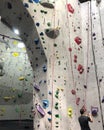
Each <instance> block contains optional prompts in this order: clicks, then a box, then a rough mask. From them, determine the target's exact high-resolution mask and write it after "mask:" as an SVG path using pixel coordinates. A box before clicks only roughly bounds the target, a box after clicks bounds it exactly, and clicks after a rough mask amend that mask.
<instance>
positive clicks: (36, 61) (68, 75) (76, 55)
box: [0, 0, 104, 130]
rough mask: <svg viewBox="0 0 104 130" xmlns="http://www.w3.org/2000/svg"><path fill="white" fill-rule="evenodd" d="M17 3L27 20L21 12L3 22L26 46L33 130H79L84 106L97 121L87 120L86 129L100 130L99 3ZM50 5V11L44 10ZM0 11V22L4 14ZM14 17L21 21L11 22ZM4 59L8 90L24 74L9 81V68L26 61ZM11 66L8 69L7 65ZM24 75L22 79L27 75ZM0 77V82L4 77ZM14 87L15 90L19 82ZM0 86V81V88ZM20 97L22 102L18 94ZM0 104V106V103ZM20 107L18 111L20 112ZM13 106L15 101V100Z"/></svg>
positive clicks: (102, 52)
mask: <svg viewBox="0 0 104 130" xmlns="http://www.w3.org/2000/svg"><path fill="white" fill-rule="evenodd" d="M3 1H4V0H3ZM22 2H23V4H24V7H25V9H26V11H28V12H29V14H28V16H29V17H26V16H27V15H26V14H27V12H25V13H24V14H23V12H22V11H21V12H19V11H17V12H16V14H15V16H16V17H15V20H14V16H12V15H11V16H12V17H10V16H8V17H9V18H8V19H9V23H11V25H12V26H13V25H14V26H16V25H17V27H19V28H21V35H20V37H21V38H22V39H23V41H24V43H25V45H26V49H27V54H28V57H29V59H28V60H30V63H31V67H30V66H28V69H24V72H25V71H26V70H27V71H31V68H32V71H31V74H32V73H33V78H31V80H33V83H32V85H33V109H32V112H33V116H34V129H35V130H75V129H77V130H80V126H79V124H78V116H79V110H80V108H81V107H83V105H84V106H85V107H86V108H87V111H90V112H91V111H92V110H96V111H97V110H98V111H97V116H96V117H93V118H94V122H93V123H91V124H90V126H91V128H92V129H94V130H98V129H99V130H103V129H104V128H103V124H104V120H103V116H104V112H103V109H104V107H103V102H104V99H103V98H104V91H103V85H104V81H103V78H104V77H103V75H104V72H103V70H104V65H103V63H104V43H103V41H104V38H103V35H104V34H103V29H104V22H103V17H104V1H101V3H100V4H97V3H96V1H95V0H92V1H91V2H85V3H82V4H80V3H79V2H78V1H77V0H75V1H74V0H51V1H47V0H43V1H42V0H41V1H40V2H41V3H38V0H37V1H36V0H34V1H31V0H23V1H22ZM45 2H46V3H48V7H45V6H43V3H45ZM10 3H11V5H12V6H13V7H14V8H12V9H8V10H9V11H11V14H12V12H14V11H16V9H15V8H16V5H15V3H18V2H17V0H16V1H15V2H13V1H12V0H11V1H10ZM18 4H19V3H18ZM4 5H5V4H4ZM52 5H53V7H54V8H49V7H50V6H51V7H52ZM21 8H22V6H21ZM1 10H2V8H1ZM1 12H2V13H1V16H2V17H3V16H6V15H7V13H3V11H1ZM18 12H19V13H18ZM25 15H26V16H25ZM18 16H21V17H22V18H23V19H22V20H20V21H19V22H15V21H17V20H18ZM30 16H31V18H32V20H31V19H30ZM5 19H6V18H5ZM28 19H29V20H28ZM12 21H14V22H13V23H12ZM30 22H31V24H29V23H30ZM25 23H27V25H28V26H26V24H25ZM22 27H23V29H22ZM26 27H27V28H26ZM29 27H30V28H29ZM24 33H25V34H24ZM26 35H27V36H26ZM3 51H4V50H3ZM5 54H7V58H8V61H7V63H6V66H5V71H6V70H8V73H9V74H12V76H13V77H11V78H10V77H9V78H10V79H9V82H8V84H9V86H10V83H11V85H13V82H14V78H15V79H17V77H16V76H17V75H19V76H20V75H21V73H22V74H24V72H22V71H19V74H18V73H16V74H15V76H14V71H11V69H10V70H9V68H10V67H12V68H13V67H14V68H15V66H16V63H19V61H23V63H21V64H20V65H19V66H20V67H21V66H22V65H23V66H24V68H25V66H26V65H27V63H28V62H29V61H28V60H24V57H26V58H27V54H26V53H25V52H21V55H20V59H18V58H16V59H14V58H15V57H11V56H10V54H11V53H10V52H9V53H7V52H5ZM24 55H25V56H24ZM21 59H22V60H21ZM11 61H12V62H13V64H10V66H9V63H11ZM25 63H26V64H25ZM26 67H27V66H26ZM9 71H10V72H9ZM15 71H16V69H15ZM27 71H26V72H25V74H27V73H28V72H27ZM2 78H6V77H5V75H4V77H2ZM0 80H1V79H0ZM31 80H30V79H29V81H31ZM2 81H3V80H2ZM15 82H16V83H15V84H16V85H15V87H16V88H17V85H18V84H19V82H20V81H18V80H16V81H15ZM23 82H24V80H23ZM3 83H4V82H0V84H1V86H2V84H3ZM5 86H6V85H5ZM23 86H24V85H23ZM15 87H13V88H15ZM27 87H28V85H27ZM28 89H29V88H28ZM20 90H21V87H20ZM29 90H30V89H29ZM18 91H19V90H18ZM2 95H3V94H2ZM15 95H16V94H15ZM23 95H24V97H25V94H24V93H23ZM3 96H4V95H3ZM12 96H13V94H12ZM29 97H30V96H28V97H27V100H26V98H25V99H24V98H23V102H24V103H25V104H26V103H27V102H28V100H29ZM0 100H1V103H2V104H1V107H2V105H5V102H3V101H2V99H0ZM23 102H22V107H24V104H23ZM7 103H8V102H7ZM10 103H12V102H10ZM17 103H21V101H20V100H18V101H17ZM7 105H10V106H6V107H5V108H6V109H8V108H9V107H11V105H12V104H7ZM18 105H19V104H18ZM27 106H29V104H28V105H27ZM30 108H31V105H30ZM40 109H41V111H42V113H41V114H40ZM8 110H12V108H10V109H8ZM26 110H28V109H26ZM1 111H2V110H1ZM14 115H15V116H16V114H14ZM28 115H29V114H28ZM15 116H14V118H15ZM5 117H8V112H7V113H6V114H5V116H1V119H5ZM23 117H24V116H23Z"/></svg>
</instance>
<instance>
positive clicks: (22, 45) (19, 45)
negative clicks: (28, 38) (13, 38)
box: [17, 42, 25, 48]
mask: <svg viewBox="0 0 104 130" xmlns="http://www.w3.org/2000/svg"><path fill="white" fill-rule="evenodd" d="M17 46H18V48H24V47H25V44H24V43H23V42H19V43H18V45H17Z"/></svg>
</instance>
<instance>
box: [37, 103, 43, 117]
mask: <svg viewBox="0 0 104 130" xmlns="http://www.w3.org/2000/svg"><path fill="white" fill-rule="evenodd" d="M36 109H37V111H38V112H39V113H40V114H41V116H42V117H44V116H45V112H44V110H43V108H42V107H41V106H40V105H39V104H36Z"/></svg>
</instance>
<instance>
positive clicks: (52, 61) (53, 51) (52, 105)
mask: <svg viewBox="0 0 104 130" xmlns="http://www.w3.org/2000/svg"><path fill="white" fill-rule="evenodd" d="M55 7H56V2H55V1H54V16H53V17H54V25H53V26H54V28H55V17H56V15H55V11H56V10H55ZM53 43H55V39H54V40H53ZM54 54H55V50H54V46H53V47H52V58H51V63H52V104H51V112H52V114H51V119H52V121H51V130H52V128H53V107H54V91H53V90H54V64H55V59H54V56H55V55H54Z"/></svg>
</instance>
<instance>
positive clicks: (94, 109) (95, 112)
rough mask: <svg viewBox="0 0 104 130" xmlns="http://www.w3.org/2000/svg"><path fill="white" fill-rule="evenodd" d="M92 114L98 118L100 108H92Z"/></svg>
mask: <svg viewBox="0 0 104 130" xmlns="http://www.w3.org/2000/svg"><path fill="white" fill-rule="evenodd" d="M91 114H92V116H94V117H96V116H97V115H98V107H93V106H91Z"/></svg>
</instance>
